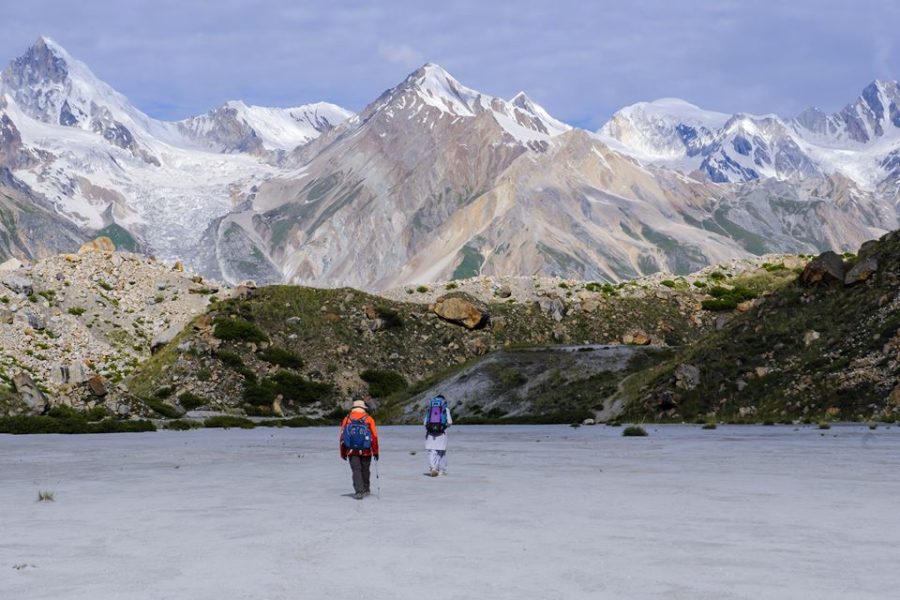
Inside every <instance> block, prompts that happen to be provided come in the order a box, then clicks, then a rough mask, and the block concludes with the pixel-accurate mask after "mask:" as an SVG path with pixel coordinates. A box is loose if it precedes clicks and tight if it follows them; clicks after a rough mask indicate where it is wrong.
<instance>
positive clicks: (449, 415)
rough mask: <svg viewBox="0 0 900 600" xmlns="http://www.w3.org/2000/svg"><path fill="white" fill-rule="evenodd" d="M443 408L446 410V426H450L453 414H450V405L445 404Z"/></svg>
mask: <svg viewBox="0 0 900 600" xmlns="http://www.w3.org/2000/svg"><path fill="white" fill-rule="evenodd" d="M444 410H446V411H447V427H450V426H451V425H453V416H452V415H451V414H450V407H449V406H447V407H446V408H444Z"/></svg>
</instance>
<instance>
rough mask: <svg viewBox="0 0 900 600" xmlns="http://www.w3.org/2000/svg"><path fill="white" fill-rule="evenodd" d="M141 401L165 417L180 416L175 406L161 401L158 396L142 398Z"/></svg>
mask: <svg viewBox="0 0 900 600" xmlns="http://www.w3.org/2000/svg"><path fill="white" fill-rule="evenodd" d="M143 402H144V404H145V405H147V408H149V409H150V410H152V411H153V412H155V413H157V414H159V415H161V416H163V417H165V418H167V419H175V418H177V417H180V416H181V412H180V411H179V410H178V409H177V408H175V407H174V406H172V405H171V404H167V403H165V402H163V401H162V400H160V399H159V398H144V399H143Z"/></svg>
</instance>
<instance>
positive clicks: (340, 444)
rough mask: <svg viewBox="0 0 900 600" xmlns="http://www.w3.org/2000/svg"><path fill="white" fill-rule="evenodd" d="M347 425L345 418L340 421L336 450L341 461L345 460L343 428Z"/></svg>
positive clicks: (345, 450) (345, 448)
mask: <svg viewBox="0 0 900 600" xmlns="http://www.w3.org/2000/svg"><path fill="white" fill-rule="evenodd" d="M345 425H347V417H344V420H343V421H341V428H340V430H338V450H340V452H341V459H343V460H347V447H346V446H344V426H345Z"/></svg>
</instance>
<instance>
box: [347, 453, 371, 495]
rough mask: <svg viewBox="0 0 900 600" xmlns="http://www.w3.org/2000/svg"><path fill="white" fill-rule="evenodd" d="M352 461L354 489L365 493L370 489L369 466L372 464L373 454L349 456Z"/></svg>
mask: <svg viewBox="0 0 900 600" xmlns="http://www.w3.org/2000/svg"><path fill="white" fill-rule="evenodd" d="M347 461H348V462H349V463H350V470H351V471H353V491H355V492H356V493H357V494H364V493H366V492H368V491H369V467H370V466H371V465H372V457H371V456H354V455H350V456H348V457H347Z"/></svg>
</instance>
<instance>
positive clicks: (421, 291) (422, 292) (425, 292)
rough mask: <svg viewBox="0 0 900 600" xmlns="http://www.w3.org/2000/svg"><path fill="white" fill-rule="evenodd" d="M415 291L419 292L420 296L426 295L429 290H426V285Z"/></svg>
mask: <svg viewBox="0 0 900 600" xmlns="http://www.w3.org/2000/svg"><path fill="white" fill-rule="evenodd" d="M416 291H417V292H419V293H420V294H427V293H428V291H429V290H428V286H427V285H420V286H419V287H417V288H416Z"/></svg>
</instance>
